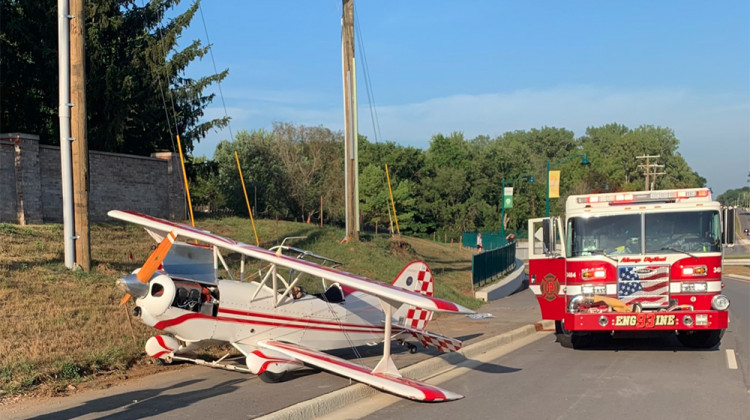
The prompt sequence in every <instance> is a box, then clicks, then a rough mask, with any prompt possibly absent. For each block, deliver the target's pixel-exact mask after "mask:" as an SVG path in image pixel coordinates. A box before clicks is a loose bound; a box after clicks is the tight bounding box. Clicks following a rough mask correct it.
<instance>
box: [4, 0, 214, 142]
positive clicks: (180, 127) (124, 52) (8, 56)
mask: <svg viewBox="0 0 750 420" xmlns="http://www.w3.org/2000/svg"><path fill="white" fill-rule="evenodd" d="M179 3H180V0H152V1H150V2H148V3H145V4H143V3H140V2H136V1H133V0H99V1H92V2H87V3H86V40H85V43H86V44H85V45H86V101H87V117H88V141H89V148H90V149H92V150H102V151H109V152H124V153H135V154H143V155H148V154H149V153H151V152H153V151H155V150H175V147H174V143H175V135H176V134H179V135H180V138H181V140H182V142H183V147H184V148H185V150H187V151H190V150H192V149H193V145H194V143H195V142H196V141H200V139H201V138H202V137H203V136H204V135H205V133H206V132H207V131H208V130H209V129H211V128H213V127H222V126H224V125H225V124H226V123H227V119H226V118H220V119H214V120H210V121H202V117H203V114H204V109H205V108H206V106H207V105H208V104H209V103H210V102H211V100H212V99H213V96H214V95H213V94H211V95H206V94H204V93H203V91H204V90H205V88H206V87H208V86H210V85H211V84H212V83H215V82H219V81H221V80H222V79H223V78H224V77H226V75H227V72H228V70H224V71H222V72H220V73H218V74H213V75H210V76H206V77H201V78H198V79H191V78H188V77H186V76H185V69H186V68H187V66H188V65H189V64H190V63H191V62H192V61H193V60H195V59H196V58H201V57H203V56H204V55H205V54H206V53H207V52H208V47H207V46H202V45H201V43H200V41H193V42H192V43H190V44H189V45H188V46H187V47H185V48H182V49H180V48H179V46H178V41H179V40H180V36H181V34H182V31H183V30H184V29H185V27H187V26H188V25H189V23H190V21H191V20H192V18H193V17H194V15H195V12H196V11H197V10H198V6H199V2H198V1H196V2H194V3H193V4H192V5H191V6H190V7H189V8H188V9H187V10H186V11H185V12H184V13H182V14H179V15H178V16H176V17H174V18H167V17H166V13H167V12H168V11H169V10H170V9H172V8H173V7H175V6H177V5H178V4H179ZM139 4H140V6H139ZM0 5H1V6H0V10H1V11H2V16H3V22H2V32H0V48H2V52H3V54H2V55H1V57H2V58H1V59H0V72H2V75H1V77H0V93H2V94H1V95H0V127H2V131H23V132H29V133H32V134H39V135H40V137H41V140H42V142H43V143H46V144H57V143H58V142H59V135H58V124H57V121H58V119H57V107H58V104H57V98H58V89H57V75H58V61H57V2H56V1H54V0H39V1H33V2H19V1H16V0H0ZM11 51H12V53H8V52H11Z"/></svg>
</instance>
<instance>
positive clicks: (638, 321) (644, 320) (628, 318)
mask: <svg viewBox="0 0 750 420" xmlns="http://www.w3.org/2000/svg"><path fill="white" fill-rule="evenodd" d="M674 325H677V320H676V318H675V315H674V314H664V315H659V314H655V313H653V312H646V313H639V314H635V315H617V317H615V327H636V328H654V327H665V326H674Z"/></svg>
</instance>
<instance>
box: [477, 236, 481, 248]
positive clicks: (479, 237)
mask: <svg viewBox="0 0 750 420" xmlns="http://www.w3.org/2000/svg"><path fill="white" fill-rule="evenodd" d="M477 251H479V252H482V234H481V233H477Z"/></svg>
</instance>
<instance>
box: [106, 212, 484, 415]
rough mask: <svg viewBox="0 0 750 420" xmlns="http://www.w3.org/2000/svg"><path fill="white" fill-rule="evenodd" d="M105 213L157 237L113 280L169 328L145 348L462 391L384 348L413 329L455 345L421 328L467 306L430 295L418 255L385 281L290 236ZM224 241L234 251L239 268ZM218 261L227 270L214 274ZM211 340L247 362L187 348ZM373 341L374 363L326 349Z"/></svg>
mask: <svg viewBox="0 0 750 420" xmlns="http://www.w3.org/2000/svg"><path fill="white" fill-rule="evenodd" d="M108 214H109V216H110V217H113V218H116V219H120V220H123V221H126V222H130V223H135V224H138V225H141V226H142V227H144V228H145V229H146V231H147V232H148V233H149V234H150V235H151V237H153V238H154V239H155V240H156V241H157V242H160V243H159V245H158V246H157V247H156V249H155V250H154V251H153V253H152V254H151V255H150V256H149V258H148V260H147V261H146V262H145V263H144V264H143V266H142V267H141V268H140V269H137V270H135V271H134V272H133V273H132V274H130V275H127V276H125V277H122V278H120V279H118V280H117V286H118V287H119V288H120V289H122V290H123V291H124V292H125V293H126V295H125V297H124V298H123V300H122V302H121V304H123V303H126V302H127V301H128V300H129V299H130V297H131V296H132V297H134V298H135V304H136V307H135V309H134V310H133V314H134V315H135V316H137V317H140V320H141V322H143V323H144V324H146V325H148V326H151V327H153V328H156V329H157V330H160V331H163V332H165V333H169V334H171V336H170V335H157V336H155V337H151V338H150V339H149V340H148V341H147V342H146V352H147V353H148V355H149V356H152V357H154V358H159V359H162V360H165V361H167V362H171V361H172V360H183V361H189V362H193V363H197V364H203V365H208V366H212V367H221V368H227V369H231V370H240V371H245V372H250V373H253V374H256V375H259V376H260V378H261V379H262V380H263V381H265V382H278V381H281V380H283V379H284V376H285V375H286V374H287V372H290V371H294V370H298V369H302V368H304V367H305V365H311V366H313V367H317V368H319V369H323V370H327V371H330V372H333V373H335V374H338V375H342V376H345V377H348V378H351V379H354V380H356V381H358V382H362V383H365V384H368V385H370V386H372V387H375V388H378V389H381V390H383V391H387V392H390V393H393V394H396V395H399V396H402V397H406V398H409V399H413V400H418V401H449V400H455V399H459V398H463V396H462V395H459V394H457V393H454V392H450V391H446V390H443V389H440V388H438V387H436V386H433V385H429V384H426V383H424V382H420V381H416V380H413V379H409V378H406V377H402V376H401V375H400V374H399V371H398V369H397V368H396V366H395V364H394V363H393V360H392V358H391V341H392V340H397V341H400V342H402V343H403V342H404V340H405V339H407V338H412V337H414V338H416V339H417V340H418V341H419V342H420V343H421V344H422V345H424V346H425V347H427V346H434V347H436V348H437V349H439V350H440V351H443V352H451V351H458V350H459V349H460V348H461V342H460V341H459V340H456V339H453V338H449V337H444V336H441V335H438V334H434V333H431V332H428V331H426V330H425V327H426V326H427V323H428V322H429V321H430V320H431V319H432V315H433V312H451V313H462V314H464V313H473V311H471V310H469V309H467V308H465V307H463V306H460V305H457V304H455V303H453V302H449V301H446V300H443V299H439V298H435V297H433V276H432V272H431V271H430V269H429V268H428V267H427V265H426V264H425V263H424V262H421V261H414V262H411V263H409V264H408V265H407V266H406V267H405V268H404V269H403V270H402V271H401V273H400V274H399V275H398V276H397V277H396V279H395V280H394V281H393V283H392V284H385V283H380V282H376V281H373V280H370V279H367V278H365V277H360V276H356V275H353V274H349V273H346V272H344V271H340V270H337V269H335V268H333V267H330V266H326V265H325V262H326V261H331V260H327V259H325V258H323V257H319V258H320V259H321V260H323V261H322V263H316V262H312V261H309V260H306V259H303V258H300V257H304V256H305V255H306V254H308V253H305V252H302V251H300V252H298V253H297V256H296V257H294V256H290V255H285V254H284V252H283V251H284V250H288V249H290V247H288V246H279V247H276V249H275V251H274V250H273V248H272V249H271V250H268V249H265V248H262V247H258V246H253V245H248V244H245V243H242V242H237V241H234V240H231V239H228V238H224V237H221V236H217V235H214V234H212V233H210V232H206V231H203V230H200V229H196V228H194V227H191V226H188V225H184V224H179V223H175V222H171V221H168V220H163V219H159V218H155V217H150V216H147V215H143V214H138V213H134V212H129V211H120V210H113V211H110V212H109V213H108ZM178 237H179V238H184V239H186V240H189V241H190V242H187V241H186V242H179V241H176V238H178ZM282 245H283V244H282ZM222 251H223V252H224V253H225V254H227V255H229V254H231V253H237V254H239V255H240V268H239V276H238V277H239V278H237V279H235V275H236V274H237V273H236V272H235V275H233V274H232V271H231V270H230V268H229V267H228V266H227V263H226V260H225V258H224V256H222ZM298 251H299V250H298ZM246 258H250V259H252V260H258V262H259V264H265V265H266V267H265V269H263V268H261V266H260V265H259V268H258V273H257V276H258V277H256V279H255V280H253V281H249V279H246V272H245V271H246V267H248V266H249V264H248V263H246ZM219 264H221V266H222V267H223V269H224V271H225V272H226V277H228V278H226V279H222V278H220V277H219V268H220V266H219ZM282 272H283V273H287V272H288V274H287V276H286V277H285V276H284V275H283V274H282ZM222 273H223V272H222ZM253 274H254V275H255V274H256V273H253ZM303 275H308V276H311V277H312V278H315V279H318V278H319V279H321V281H322V283H323V285H324V286H325V289H324V291H323V292H322V293H319V294H306V293H304V292H303V291H302V289H301V288H300V287H299V285H298V284H299V281H300V279H301V278H302V276H303ZM247 277H249V275H247ZM216 342H223V343H229V344H231V345H232V346H234V347H235V348H236V349H237V350H239V352H241V353H242V355H243V356H244V357H245V360H244V362H245V366H243V365H236V364H234V365H231V364H223V363H222V360H221V359H220V360H217V361H214V362H206V361H203V360H200V359H197V358H191V357H187V356H188V355H189V354H191V353H192V352H193V351H194V350H195V349H196V348H199V347H200V346H202V345H206V344H210V343H216ZM381 342H382V343H383V356H382V358H381V360H380V361H379V363H378V364H377V365H376V366H375V368H374V369H370V368H368V367H366V366H363V365H361V364H357V363H354V362H352V361H349V360H345V359H343V358H339V357H336V356H334V355H332V354H329V353H324V351H327V350H334V349H342V348H347V347H354V346H361V345H376V344H380V343H381ZM409 350H410V351H412V350H416V348H415V347H413V345H410V348H409Z"/></svg>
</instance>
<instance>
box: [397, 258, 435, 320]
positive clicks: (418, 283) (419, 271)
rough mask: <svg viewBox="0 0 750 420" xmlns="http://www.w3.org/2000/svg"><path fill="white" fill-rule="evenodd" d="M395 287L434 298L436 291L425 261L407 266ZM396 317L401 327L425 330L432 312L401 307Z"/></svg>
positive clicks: (411, 307) (405, 306) (408, 306)
mask: <svg viewBox="0 0 750 420" xmlns="http://www.w3.org/2000/svg"><path fill="white" fill-rule="evenodd" d="M393 285H394V286H397V287H400V288H402V289H406V290H409V291H412V292H416V293H421V294H423V295H425V296H432V294H433V291H434V283H433V276H432V271H430V267H428V266H427V264H426V263H425V262H424V261H412V262H410V263H409V264H407V265H406V267H404V269H403V270H401V273H399V275H398V276H396V279H395V280H393ZM394 317H395V318H396V320H397V324H399V325H402V326H405V327H409V328H416V329H419V330H424V329H425V328H426V327H427V323H428V322H429V321H430V320H431V319H432V311H428V310H425V309H422V308H418V307H416V306H413V305H401V307H400V308H399V309H398V310H397V311H396V312H395V313H394Z"/></svg>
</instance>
